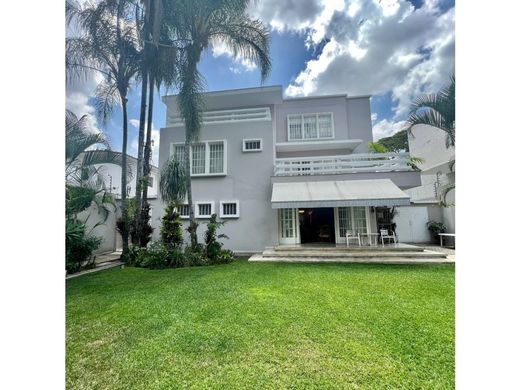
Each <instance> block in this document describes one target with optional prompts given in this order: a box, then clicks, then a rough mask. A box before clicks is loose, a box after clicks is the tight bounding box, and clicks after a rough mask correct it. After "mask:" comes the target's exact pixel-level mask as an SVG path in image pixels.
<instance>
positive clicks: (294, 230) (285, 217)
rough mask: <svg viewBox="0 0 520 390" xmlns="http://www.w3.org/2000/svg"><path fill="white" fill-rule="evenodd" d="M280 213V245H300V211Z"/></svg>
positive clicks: (283, 211) (281, 211)
mask: <svg viewBox="0 0 520 390" xmlns="http://www.w3.org/2000/svg"><path fill="white" fill-rule="evenodd" d="M278 213H279V214H278V216H279V235H280V244H298V243H299V242H300V235H299V234H298V230H299V228H298V218H297V216H298V209H280V210H279V212H278Z"/></svg>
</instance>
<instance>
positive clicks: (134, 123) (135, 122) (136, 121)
mask: <svg viewBox="0 0 520 390" xmlns="http://www.w3.org/2000/svg"><path fill="white" fill-rule="evenodd" d="M128 123H129V124H130V126H133V127H135V128H136V129H138V128H139V119H130V120H128Z"/></svg>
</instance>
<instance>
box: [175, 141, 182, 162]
mask: <svg viewBox="0 0 520 390" xmlns="http://www.w3.org/2000/svg"><path fill="white" fill-rule="evenodd" d="M173 158H174V159H175V160H177V161H178V162H179V163H181V164H184V145H175V146H174V149H173Z"/></svg>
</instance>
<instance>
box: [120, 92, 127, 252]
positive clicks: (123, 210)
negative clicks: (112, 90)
mask: <svg viewBox="0 0 520 390" xmlns="http://www.w3.org/2000/svg"><path fill="white" fill-rule="evenodd" d="M121 96H122V97H121V103H122V105H123V147H122V151H121V152H122V154H123V155H122V167H121V215H122V217H123V221H124V222H125V223H127V222H128V221H127V220H126V212H127V205H126V174H127V172H126V170H127V163H126V148H127V144H128V113H127V111H126V103H127V99H126V96H125V95H121ZM121 236H122V238H123V254H122V257H123V258H125V257H126V256H127V254H128V226H125V228H124V229H123V232H122V234H121Z"/></svg>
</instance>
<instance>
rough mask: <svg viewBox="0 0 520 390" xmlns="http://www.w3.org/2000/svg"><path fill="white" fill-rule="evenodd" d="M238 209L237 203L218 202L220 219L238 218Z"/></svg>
mask: <svg viewBox="0 0 520 390" xmlns="http://www.w3.org/2000/svg"><path fill="white" fill-rule="evenodd" d="M239 216H240V209H239V206H238V201H235V200H234V201H222V202H220V218H238V217H239Z"/></svg>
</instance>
